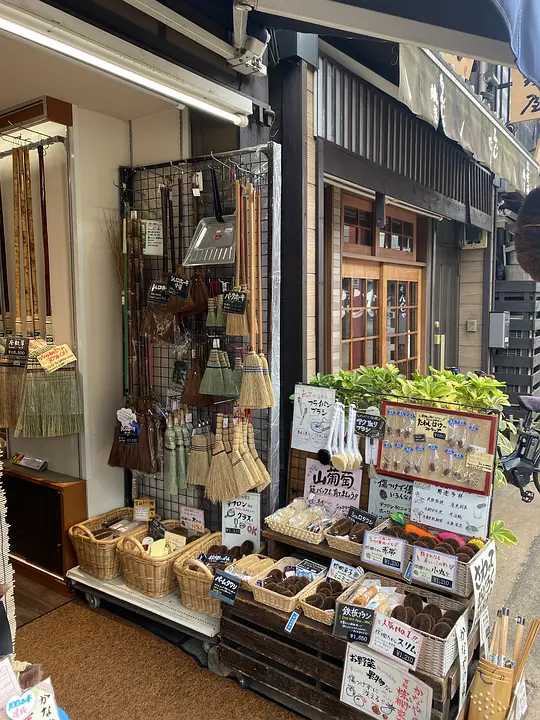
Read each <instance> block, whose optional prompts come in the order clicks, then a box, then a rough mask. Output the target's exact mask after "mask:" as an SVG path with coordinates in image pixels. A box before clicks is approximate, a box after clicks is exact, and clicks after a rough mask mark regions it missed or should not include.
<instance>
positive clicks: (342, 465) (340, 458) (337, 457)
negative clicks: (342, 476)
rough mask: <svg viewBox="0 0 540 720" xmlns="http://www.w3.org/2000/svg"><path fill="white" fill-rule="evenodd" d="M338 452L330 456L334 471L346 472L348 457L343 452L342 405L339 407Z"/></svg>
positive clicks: (343, 422)
mask: <svg viewBox="0 0 540 720" xmlns="http://www.w3.org/2000/svg"><path fill="white" fill-rule="evenodd" d="M338 431H339V450H338V452H337V453H335V454H334V455H333V456H332V465H333V466H334V467H335V468H336V470H342V471H343V470H346V469H347V465H348V457H347V453H346V451H345V410H344V407H343V405H341V404H340V406H339V421H338Z"/></svg>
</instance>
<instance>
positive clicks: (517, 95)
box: [510, 68, 540, 123]
mask: <svg viewBox="0 0 540 720" xmlns="http://www.w3.org/2000/svg"><path fill="white" fill-rule="evenodd" d="M511 80H512V87H511V89H510V122H511V123H517V122H523V121H524V120H536V119H537V118H540V90H539V89H538V88H537V87H536V85H534V84H533V83H532V82H531V81H530V80H528V79H527V78H526V77H524V76H523V75H522V74H521V73H520V72H519V70H518V69H517V68H512V74H511Z"/></svg>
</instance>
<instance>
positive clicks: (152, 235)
mask: <svg viewBox="0 0 540 720" xmlns="http://www.w3.org/2000/svg"><path fill="white" fill-rule="evenodd" d="M141 225H142V236H143V238H142V239H143V255H163V224H162V222H161V220H141Z"/></svg>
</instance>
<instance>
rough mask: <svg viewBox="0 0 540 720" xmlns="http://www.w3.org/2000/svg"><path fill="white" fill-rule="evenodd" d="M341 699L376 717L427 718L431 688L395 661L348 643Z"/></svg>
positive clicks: (431, 696) (409, 719)
mask: <svg viewBox="0 0 540 720" xmlns="http://www.w3.org/2000/svg"><path fill="white" fill-rule="evenodd" d="M340 700H341V702H343V703H345V704H347V705H350V706H351V707H353V708H354V709H355V710H359V711H360V712H362V713H365V714H366V715H368V716H369V717H373V718H376V720H384V718H385V717H386V718H388V720H398V719H399V720H429V719H430V717H431V705H432V702H433V690H432V689H431V688H430V687H429V686H428V685H426V684H425V683H423V682H422V681H421V680H418V678H416V677H415V676H414V675H411V674H410V673H407V672H403V668H402V667H400V666H399V665H397V664H396V663H393V662H389V661H388V660H385V659H384V658H383V657H382V656H381V655H378V654H377V653H374V652H373V651H371V650H368V649H367V648H366V647H364V646H362V645H356V644H351V643H349V644H348V645H347V651H346V653H345V663H344V666H343V680H342V684H341V695H340Z"/></svg>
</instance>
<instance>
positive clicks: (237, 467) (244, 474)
mask: <svg viewBox="0 0 540 720" xmlns="http://www.w3.org/2000/svg"><path fill="white" fill-rule="evenodd" d="M241 432H242V429H241V427H240V425H239V424H238V425H237V426H236V427H235V429H234V442H233V447H232V452H231V464H232V469H233V481H234V489H235V492H234V497H239V496H240V495H244V494H245V493H247V492H248V491H249V490H251V488H252V487H253V478H252V477H251V473H250V472H249V470H248V467H247V465H246V463H245V462H244V458H243V457H242V455H241V454H240V436H241Z"/></svg>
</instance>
